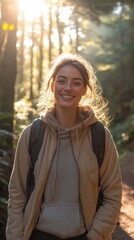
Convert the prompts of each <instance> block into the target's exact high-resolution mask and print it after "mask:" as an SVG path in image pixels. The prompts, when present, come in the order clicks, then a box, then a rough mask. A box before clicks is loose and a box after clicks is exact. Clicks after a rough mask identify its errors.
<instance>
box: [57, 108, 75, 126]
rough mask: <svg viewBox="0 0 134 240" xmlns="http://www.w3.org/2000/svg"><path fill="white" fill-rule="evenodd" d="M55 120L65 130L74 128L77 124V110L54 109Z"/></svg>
mask: <svg viewBox="0 0 134 240" xmlns="http://www.w3.org/2000/svg"><path fill="white" fill-rule="evenodd" d="M55 118H56V119H57V121H58V123H59V124H60V125H61V126H62V127H65V128H70V127H73V126H75V125H76V124H77V123H78V122H79V119H78V110H77V109H75V110H74V109H73V111H72V109H65V108H64V109H62V108H60V109H59V108H57V107H55Z"/></svg>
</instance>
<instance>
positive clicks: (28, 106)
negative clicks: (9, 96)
mask: <svg viewBox="0 0 134 240" xmlns="http://www.w3.org/2000/svg"><path fill="white" fill-rule="evenodd" d="M36 117H37V110H36V106H35V102H34V103H32V102H30V101H27V100H25V99H22V100H20V101H17V102H15V114H14V131H15V133H16V134H17V135H18V134H20V132H21V131H22V130H23V128H24V127H26V126H27V125H28V124H30V123H31V122H32V121H33V119H34V118H36Z"/></svg>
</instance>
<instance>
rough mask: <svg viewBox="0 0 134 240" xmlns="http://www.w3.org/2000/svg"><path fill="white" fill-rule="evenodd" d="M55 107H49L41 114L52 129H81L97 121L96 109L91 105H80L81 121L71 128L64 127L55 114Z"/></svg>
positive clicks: (59, 130)
mask: <svg viewBox="0 0 134 240" xmlns="http://www.w3.org/2000/svg"><path fill="white" fill-rule="evenodd" d="M54 112H55V111H54V108H53V109H52V108H51V109H49V110H48V111H47V112H46V113H44V114H42V115H41V119H42V121H43V122H44V123H45V124H46V125H48V126H49V128H50V129H51V130H54V131H58V132H64V131H71V130H75V129H77V131H78V132H79V131H81V130H82V129H83V128H85V127H88V126H90V125H92V124H93V123H95V122H96V121H97V118H96V116H95V113H94V111H93V110H92V108H90V107H86V108H85V107H79V123H77V124H76V125H74V126H72V127H71V128H64V127H62V126H61V125H60V124H59V123H58V121H57V120H56V118H55V116H54Z"/></svg>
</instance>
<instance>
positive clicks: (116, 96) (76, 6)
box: [0, 0, 134, 240]
mask: <svg viewBox="0 0 134 240" xmlns="http://www.w3.org/2000/svg"><path fill="white" fill-rule="evenodd" d="M61 53H78V54H80V55H82V56H83V57H85V58H86V59H87V60H88V61H90V63H91V64H92V66H93V67H94V69H95V72H96V75H97V77H98V79H99V81H100V83H101V85H102V88H103V96H104V97H105V98H106V99H107V100H108V102H109V112H110V115H111V119H112V121H111V124H110V130H111V132H112V134H113V137H114V140H115V143H116V145H117V148H118V151H119V154H120V162H122V161H123V160H124V158H125V157H126V156H127V154H128V153H129V152H132V151H134V0H120V1H117V0H99V1H98V0H70V1H68V0H52V1H48V0H0V239H1V240H5V226H6V219H7V199H8V192H7V186H8V182H9V176H10V172H11V169H12V164H13V155H14V149H15V146H16V142H17V139H18V136H19V134H20V132H21V131H22V129H23V128H24V127H25V126H26V125H27V124H29V123H31V121H32V120H33V119H34V118H36V117H38V113H37V109H36V100H37V99H38V96H39V90H40V89H41V87H42V86H43V84H44V79H45V76H46V75H47V72H48V70H49V68H50V66H51V62H52V61H53V60H54V58H55V57H56V56H58V55H59V54H61Z"/></svg>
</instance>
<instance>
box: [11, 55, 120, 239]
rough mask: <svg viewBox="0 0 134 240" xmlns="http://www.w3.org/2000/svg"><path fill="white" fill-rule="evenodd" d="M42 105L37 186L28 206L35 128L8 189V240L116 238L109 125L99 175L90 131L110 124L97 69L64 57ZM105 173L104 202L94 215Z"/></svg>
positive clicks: (114, 158)
mask: <svg viewBox="0 0 134 240" xmlns="http://www.w3.org/2000/svg"><path fill="white" fill-rule="evenodd" d="M38 106H39V110H40V111H41V112H42V114H41V119H42V121H43V122H44V123H45V126H46V128H45V134H44V140H43V144H42V147H41V150H40V153H39V157H38V161H37V162H36V165H35V169H34V178H35V187H34V190H33V192H32V194H31V197H30V199H29V201H28V203H27V204H26V179H27V174H28V170H29V167H30V156H29V153H28V144H29V135H30V130H31V125H29V126H28V127H26V128H25V129H24V131H23V132H22V134H21V136H20V139H19V141H18V145H17V149H16V155H15V162H14V167H13V171H12V174H11V179H10V183H9V195H10V198H9V206H8V222H7V240H15V239H17V240H22V239H23V240H28V239H30V240H36V239H38V240H42V239H43V240H45V239H47V240H49V239H50V240H54V239H57V240H58V239H76V240H77V239H89V240H103V239H105V240H110V239H112V238H111V234H112V232H113V230H114V229H115V226H116V223H117V220H118V217H119V212H120V207H121V176H120V169H119V163H118V154H117V150H116V147H115V145H114V142H113V139H112V136H111V134H110V132H109V130H108V129H107V128H106V127H105V139H106V143H105V155H104V159H103V164H102V166H101V168H100V170H98V162H97V160H96V156H95V154H94V153H93V149H92V140H91V128H90V126H91V125H92V124H93V123H95V122H96V121H97V120H100V121H102V122H103V123H104V124H105V125H106V124H107V123H108V118H107V106H106V102H105V101H104V100H103V98H102V96H101V91H100V86H99V85H98V83H97V80H96V77H95V74H94V71H93V68H92V67H91V65H90V64H89V63H88V62H87V61H86V60H84V59H83V58H82V57H81V56H78V55H71V54H63V55H60V56H59V57H58V58H57V59H56V60H55V62H54V64H53V66H52V68H51V71H50V75H49V77H48V84H47V88H46V91H43V93H42V95H41V97H40V101H39V104H38ZM99 171H100V173H99ZM99 174H100V182H101V188H102V190H103V196H104V197H103V203H102V206H101V207H100V208H99V210H98V211H97V212H96V204H97V198H98V193H99V189H98V177H99ZM25 204H26V207H25V211H23V209H24V206H25Z"/></svg>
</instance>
